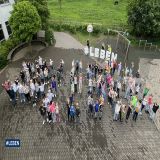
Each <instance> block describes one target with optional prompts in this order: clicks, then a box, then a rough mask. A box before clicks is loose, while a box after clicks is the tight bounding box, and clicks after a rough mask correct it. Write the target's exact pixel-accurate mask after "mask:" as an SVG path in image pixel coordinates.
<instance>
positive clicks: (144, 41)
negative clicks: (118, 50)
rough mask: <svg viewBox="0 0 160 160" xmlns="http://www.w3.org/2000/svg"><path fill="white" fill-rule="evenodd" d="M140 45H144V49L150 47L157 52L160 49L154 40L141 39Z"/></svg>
mask: <svg viewBox="0 0 160 160" xmlns="http://www.w3.org/2000/svg"><path fill="white" fill-rule="evenodd" d="M139 47H143V48H144V50H146V49H150V50H153V51H155V52H157V51H160V49H159V48H158V45H155V44H153V43H152V42H148V41H147V40H139Z"/></svg>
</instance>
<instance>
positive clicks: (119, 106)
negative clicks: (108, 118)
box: [113, 101, 121, 121]
mask: <svg viewBox="0 0 160 160" xmlns="http://www.w3.org/2000/svg"><path fill="white" fill-rule="evenodd" d="M120 108H121V102H120V101H117V103H116V104H115V111H114V117H113V120H114V121H117V120H118V117H119V112H120Z"/></svg>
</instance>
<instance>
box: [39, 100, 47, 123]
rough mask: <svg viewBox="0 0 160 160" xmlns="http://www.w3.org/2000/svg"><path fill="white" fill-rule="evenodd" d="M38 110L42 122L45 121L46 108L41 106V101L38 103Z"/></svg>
mask: <svg viewBox="0 0 160 160" xmlns="http://www.w3.org/2000/svg"><path fill="white" fill-rule="evenodd" d="M39 111H40V114H41V116H42V118H43V124H44V123H45V121H46V108H45V107H43V103H42V104H41V105H40V107H39Z"/></svg>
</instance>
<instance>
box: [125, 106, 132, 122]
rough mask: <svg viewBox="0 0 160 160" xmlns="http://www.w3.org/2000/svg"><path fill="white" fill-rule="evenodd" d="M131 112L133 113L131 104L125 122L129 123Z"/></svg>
mask: <svg viewBox="0 0 160 160" xmlns="http://www.w3.org/2000/svg"><path fill="white" fill-rule="evenodd" d="M131 112H132V106H131V104H129V105H128V109H127V114H126V120H125V121H126V123H127V122H128V119H129V116H130V114H131Z"/></svg>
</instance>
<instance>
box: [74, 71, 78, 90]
mask: <svg viewBox="0 0 160 160" xmlns="http://www.w3.org/2000/svg"><path fill="white" fill-rule="evenodd" d="M77 84H78V78H77V75H76V74H75V75H74V92H75V93H77Z"/></svg>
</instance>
